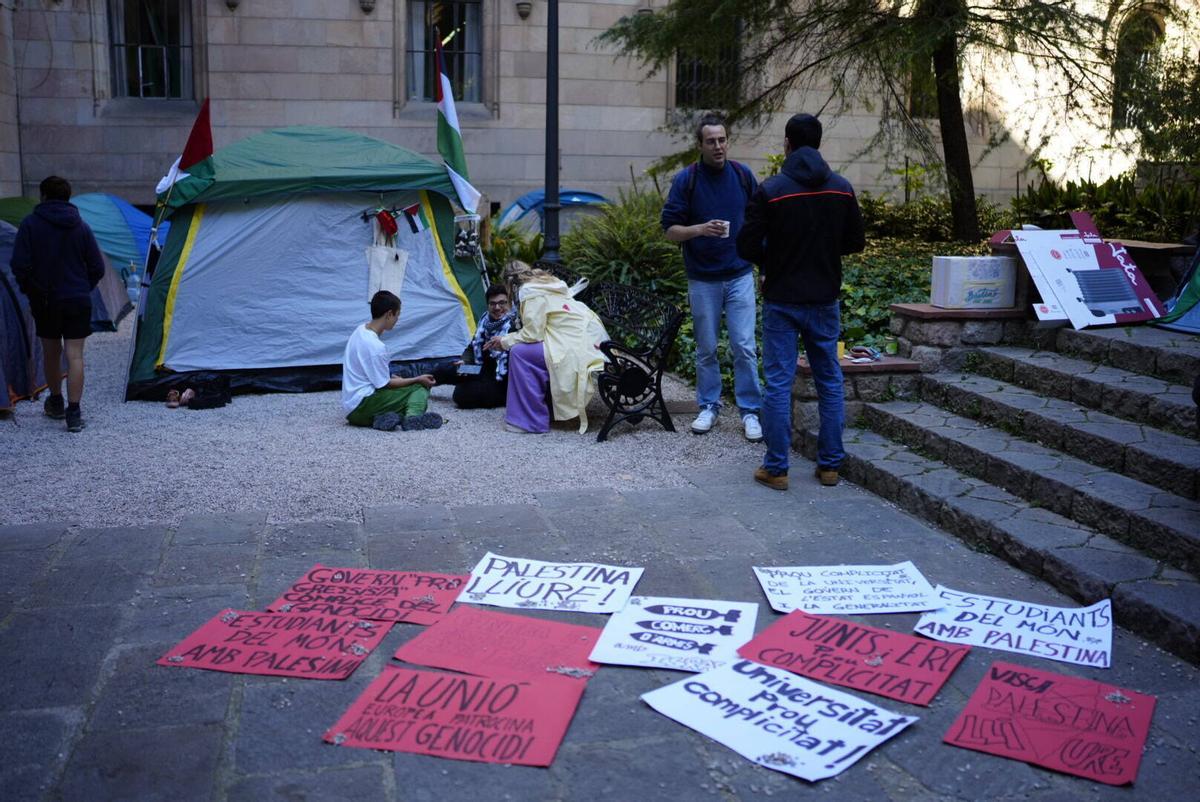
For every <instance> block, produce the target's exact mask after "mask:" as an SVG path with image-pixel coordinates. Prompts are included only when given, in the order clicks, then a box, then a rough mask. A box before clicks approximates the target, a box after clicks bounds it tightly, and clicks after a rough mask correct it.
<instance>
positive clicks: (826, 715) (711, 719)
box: [642, 660, 917, 781]
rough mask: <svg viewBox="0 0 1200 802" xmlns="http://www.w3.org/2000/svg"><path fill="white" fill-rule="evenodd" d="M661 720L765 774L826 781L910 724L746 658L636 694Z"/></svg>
mask: <svg viewBox="0 0 1200 802" xmlns="http://www.w3.org/2000/svg"><path fill="white" fill-rule="evenodd" d="M642 700H643V701H644V702H646V704H648V705H650V706H651V707H653V708H654V709H655V710H657V711H658V712H660V713H662V714H663V715H664V716H667V717H669V718H673V719H675V720H676V721H678V722H679V723H680V724H683V725H684V726H687V727H690V728H692V729H693V730H696V731H697V732H699V733H702V734H704V735H707V736H708V737H709V738H712V739H713V740H714V741H717V742H719V743H722V744H725V746H728V747H729V748H730V749H732V750H733V751H735V752H737V753H738V754H740V755H741V756H742V757H745V758H747V759H748V760H752V761H754V762H755V763H758V764H760V765H762V766H766V767H767V768H769V769H775V770H776V771H782V772H785V773H787V774H791V775H793V776H795V777H800V778H802V779H805V780H809V781H816V780H823V779H825V778H826V777H833V776H834V775H837V774H840V773H841V772H842V771H844V770H845V769H847V768H849V767H850V766H851V765H853V764H854V763H855V762H856V761H857V760H858V759H859V758H861V757H862V756H863V755H865V754H866V753H867V752H869V751H870V750H871V749H873V748H874V747H876V746H878V745H879V744H881V743H883V742H884V741H886V740H887V739H888V738H891V737H892V736H893V735H895V734H896V733H898V732H900V731H901V730H903V729H904V728H905V727H907V726H908V725H909V724H911V723H913V722H914V721H916V720H917V718H916V717H915V716H902V715H899V714H897V713H891V712H889V711H887V710H883V709H882V708H880V707H879V706H878V705H873V704H869V703H867V702H864V701H863V700H862V699H859V698H858V697H856V696H851V695H850V694H848V693H843V692H842V691H836V690H833V689H831V688H827V687H824V686H822V685H819V684H817V683H815V682H812V681H811V680H807V679H805V678H803V677H797V676H796V675H795V674H791V673H789V672H787V671H784V670H783V669H778V668H767V667H766V666H762V665H759V664H758V663H755V662H753V661H751V660H740V661H738V662H736V663H730V664H728V665H724V666H721V667H720V668H714V669H713V670H712V671H707V672H705V673H703V674H697V675H695V676H693V677H687V678H686V679H682V680H680V681H679V682H676V683H674V684H672V685H667V686H666V687H663V688H659V689H658V690H655V691H650V692H649V693H645V694H642Z"/></svg>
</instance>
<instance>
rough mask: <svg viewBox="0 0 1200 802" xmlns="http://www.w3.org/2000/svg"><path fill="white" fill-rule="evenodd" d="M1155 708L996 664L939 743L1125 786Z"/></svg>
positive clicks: (1075, 680) (1098, 686)
mask: <svg viewBox="0 0 1200 802" xmlns="http://www.w3.org/2000/svg"><path fill="white" fill-rule="evenodd" d="M1154 705H1155V698H1154V697H1153V696H1147V695H1145V694H1141V693H1137V692H1136V691H1131V690H1127V689H1125V688H1118V687H1116V686H1115V685H1106V684H1104V683H1101V682H1094V681H1092V680H1089V679H1082V678H1080V677H1068V676H1064V675H1062V674H1053V673H1051V672H1049V671H1042V670H1040V669H1031V668H1028V667H1026V666H1017V665H1012V664H1011V663H1000V662H996V663H992V666H991V668H989V669H988V673H987V675H986V676H984V678H983V680H982V681H980V683H979V685H978V687H976V688H975V692H974V693H973V694H971V698H970V699H968V700H967V706H966V707H965V708H963V711H962V713H960V714H959V716H958V719H957V720H956V721H955V722H954V724H952V725H951V726H950V729H949V730H948V731H947V732H946V735H945V738H944V739H943V740H944V741H945V742H946V743H948V744H952V745H954V746H961V747H963V748H964V749H974V750H975V751H977V752H987V753H988V754H991V755H999V756H1000V757H1007V758H1012V759H1013V760H1023V761H1025V762H1026V763H1032V764H1034V765H1035V766H1044V767H1045V768H1048V769H1054V770H1055V771H1061V772H1065V773H1067V774H1075V775H1077V776H1080V777H1087V778H1088V779H1091V780H1096V781H1098V782H1102V783H1107V784H1108V785H1124V784H1126V783H1131V782H1133V781H1134V779H1135V778H1136V777H1137V772H1138V766H1139V765H1140V764H1141V760H1142V750H1143V749H1144V748H1145V745H1146V736H1147V735H1148V734H1149V732H1150V719H1151V718H1152V717H1153V715H1154Z"/></svg>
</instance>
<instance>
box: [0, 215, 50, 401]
mask: <svg viewBox="0 0 1200 802" xmlns="http://www.w3.org/2000/svg"><path fill="white" fill-rule="evenodd" d="M16 239H17V229H16V228H14V227H13V226H11V225H9V224H8V223H6V222H4V221H3V220H0V412H7V411H10V410H12V406H13V404H14V403H16V402H17V401H20V400H21V399H22V398H29V397H31V396H32V395H33V394H34V393H37V392H39V391H40V390H41V389H42V388H43V387H44V386H45V384H46V379H45V376H44V374H43V371H42V343H41V341H40V340H38V338H37V337H36V336H35V335H34V331H33V315H31V314H30V312H29V300H28V299H27V298H26V297H25V295H24V293H22V292H21V291H20V290H19V289H17V282H16V279H14V278H13V274H12V268H10V267H9V266H8V262H9V260H10V259H11V258H12V249H13V243H14V242H15V241H16Z"/></svg>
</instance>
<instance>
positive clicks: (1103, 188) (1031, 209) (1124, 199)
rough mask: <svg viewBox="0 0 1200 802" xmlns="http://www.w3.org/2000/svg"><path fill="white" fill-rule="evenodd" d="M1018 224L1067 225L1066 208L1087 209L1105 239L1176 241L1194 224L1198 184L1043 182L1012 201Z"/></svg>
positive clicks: (1127, 179) (1198, 215) (1122, 179)
mask: <svg viewBox="0 0 1200 802" xmlns="http://www.w3.org/2000/svg"><path fill="white" fill-rule="evenodd" d="M1012 206H1013V211H1014V213H1015V215H1016V218H1017V220H1018V221H1019V222H1021V223H1033V224H1034V225H1037V226H1041V227H1042V228H1073V226H1072V225H1071V219H1070V217H1069V214H1068V213H1069V212H1073V211H1081V210H1082V211H1087V212H1090V213H1091V215H1092V219H1093V220H1095V221H1096V227H1097V228H1099V229H1100V233H1101V234H1102V235H1104V236H1106V237H1117V238H1120V237H1126V238H1129V239H1142V240H1167V241H1178V240H1180V239H1183V238H1184V237H1186V236H1188V235H1189V234H1192V233H1194V232H1195V230H1196V225H1197V223H1198V222H1200V188H1198V186H1197V184H1196V183H1195V182H1194V181H1192V182H1189V181H1164V182H1161V183H1152V184H1149V185H1147V186H1145V187H1142V188H1138V186H1137V182H1136V181H1135V180H1134V178H1133V176H1132V175H1124V176H1119V177H1117V178H1110V179H1109V180H1107V181H1105V182H1103V183H1100V184H1096V183H1094V182H1091V181H1080V182H1075V181H1068V182H1067V183H1066V184H1064V185H1062V186H1058V185H1056V184H1053V183H1051V182H1049V181H1046V182H1044V183H1043V184H1042V185H1041V186H1040V187H1036V188H1035V187H1033V186H1030V187H1029V189H1028V191H1027V192H1026V193H1025V195H1024V196H1022V197H1020V198H1014V199H1013V202H1012Z"/></svg>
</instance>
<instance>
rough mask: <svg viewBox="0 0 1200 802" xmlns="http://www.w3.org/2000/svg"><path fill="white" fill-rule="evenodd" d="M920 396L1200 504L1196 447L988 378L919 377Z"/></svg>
mask: <svg viewBox="0 0 1200 802" xmlns="http://www.w3.org/2000/svg"><path fill="white" fill-rule="evenodd" d="M920 388H921V396H922V398H924V399H925V400H926V401H931V402H933V403H934V404H937V405H938V406H939V407H942V408H943V409H948V410H950V411H952V412H956V413H959V414H962V415H965V416H967V417H970V418H975V419H977V420H980V421H983V422H985V423H988V424H991V425H993V426H997V427H999V428H1001V429H1004V430H1005V431H1008V432H1012V433H1014V434H1018V435H1021V436H1022V437H1025V438H1026V439H1029V440H1036V441H1038V442H1039V443H1042V444H1043V445H1046V446H1049V447H1051V448H1054V449H1057V450H1059V451H1062V452H1064V453H1067V454H1070V455H1071V456H1073V457H1078V458H1079V459H1082V460H1086V461H1088V462H1090V463H1092V464H1094V465H1098V466H1100V467H1102V468H1107V469H1108V470H1110V471H1114V472H1116V473H1120V474H1124V475H1125V476H1128V477H1131V478H1133V479H1137V480H1139V481H1142V482H1145V483H1146V484H1149V485H1153V486H1154V487H1157V488H1160V489H1162V490H1166V491H1168V492H1170V493H1174V494H1175V495H1178V496H1182V497H1184V498H1189V499H1196V498H1200V442H1197V441H1196V440H1193V439H1192V438H1190V437H1183V436H1181V435H1177V434H1172V433H1170V432H1164V431H1162V430H1160V429H1156V428H1154V427H1153V426H1150V425H1149V424H1145V423H1133V422H1131V421H1127V420H1124V419H1122V418H1117V417H1114V416H1112V415H1109V414H1107V413H1105V412H1100V411H1099V410H1095V409H1087V408H1086V407H1083V406H1080V405H1079V404H1078V403H1076V402H1075V401H1064V400H1063V399H1061V398H1047V397H1046V396H1044V395H1040V394H1039V393H1038V392H1037V391H1035V390H1030V389H1027V388H1025V387H1018V386H1017V385H1015V384H1009V383H1008V382H1005V381H1001V380H999V379H993V378H991V377H988V376H979V375H976V374H970V373H968V374H961V373H937V374H928V375H925V376H922V377H921V384H920Z"/></svg>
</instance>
